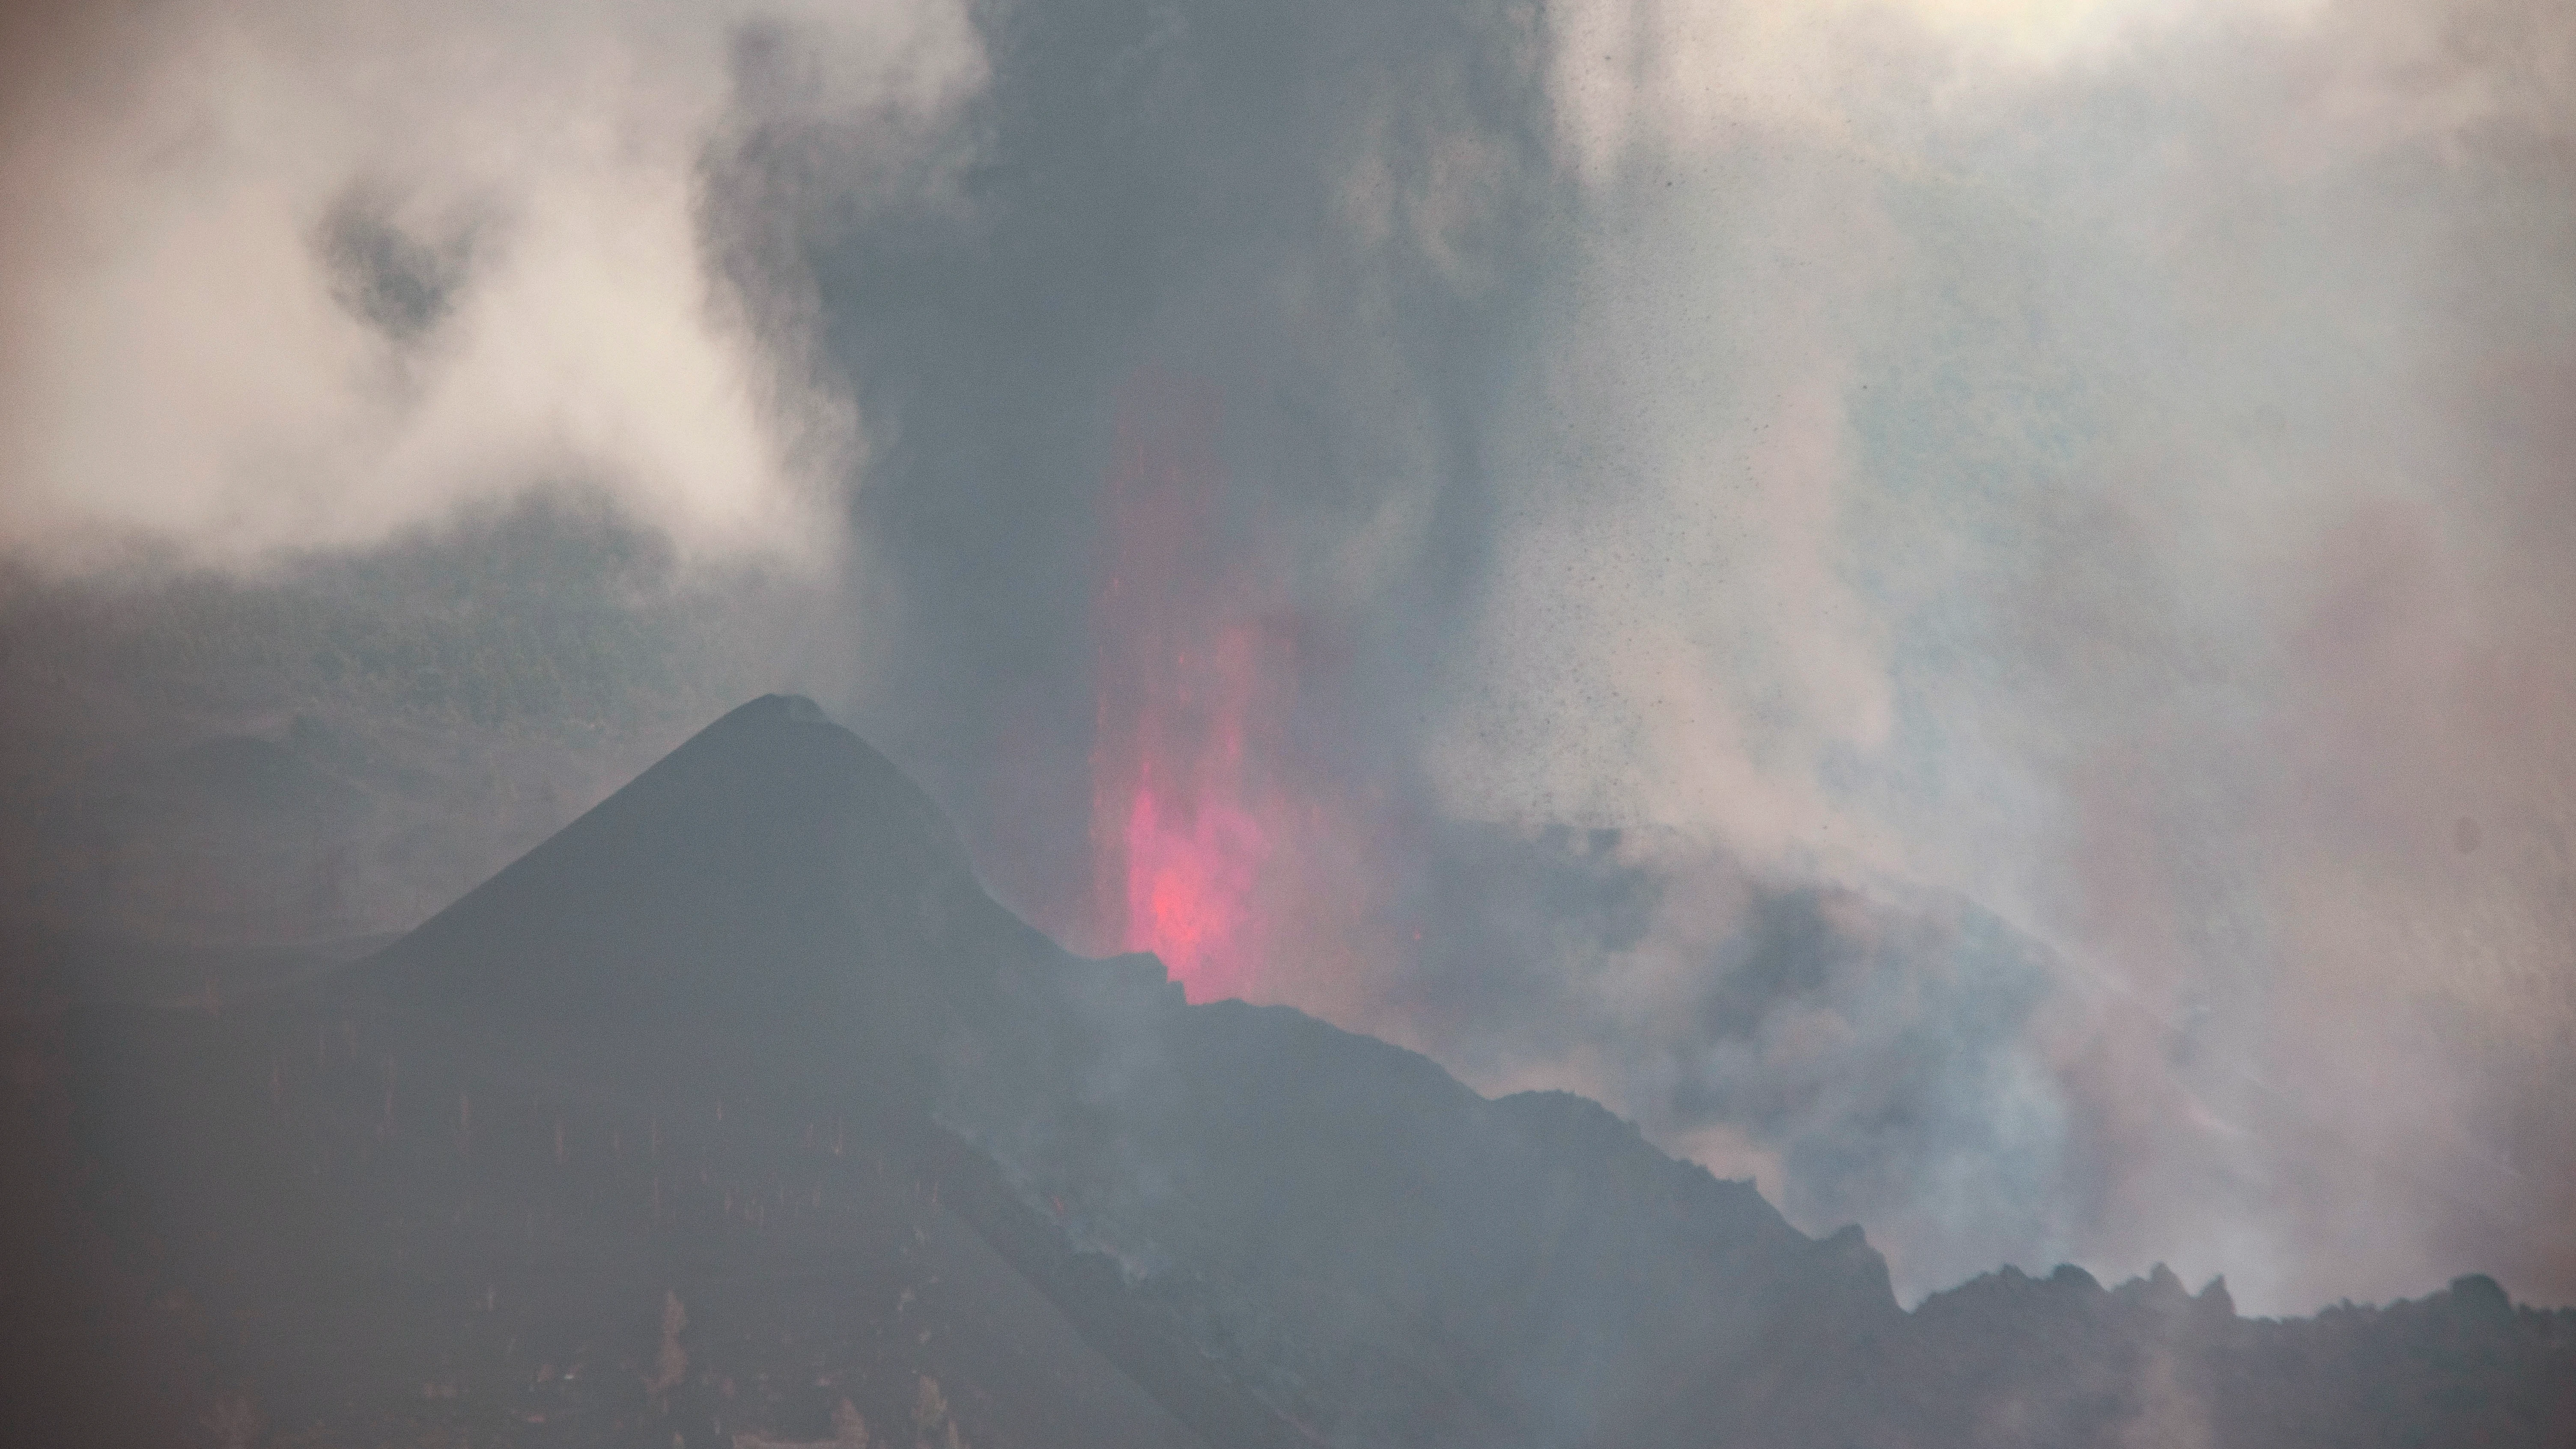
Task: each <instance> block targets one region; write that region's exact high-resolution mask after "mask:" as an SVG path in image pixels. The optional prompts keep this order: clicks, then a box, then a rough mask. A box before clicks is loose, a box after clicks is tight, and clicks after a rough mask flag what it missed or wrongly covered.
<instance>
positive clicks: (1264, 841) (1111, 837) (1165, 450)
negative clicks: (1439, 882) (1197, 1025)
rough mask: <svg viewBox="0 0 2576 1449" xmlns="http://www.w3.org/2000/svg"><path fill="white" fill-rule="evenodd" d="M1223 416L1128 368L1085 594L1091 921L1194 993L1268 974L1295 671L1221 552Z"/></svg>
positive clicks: (1216, 994)
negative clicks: (1275, 769) (1096, 566)
mask: <svg viewBox="0 0 2576 1449" xmlns="http://www.w3.org/2000/svg"><path fill="white" fill-rule="evenodd" d="M1218 420H1219V408H1218V403H1217V399H1216V397H1215V395H1214V394H1213V393H1212V392H1210V391H1208V390H1206V389H1203V388H1199V387H1196V386H1193V385H1191V384H1188V383H1185V382H1182V381H1179V380H1177V379H1174V378H1171V377H1168V376H1164V375H1161V374H1156V373H1150V372H1149V373H1142V374H1139V375H1138V376H1137V377H1136V378H1135V379H1133V380H1132V381H1131V382H1130V384H1129V386H1128V388H1127V390H1126V394H1125V396H1124V397H1123V398H1122V400H1121V404H1120V407H1119V411H1118V421H1117V433H1116V442H1115V452H1114V455H1113V460H1112V464H1111V475H1110V478H1109V508H1108V514H1107V519H1106V524H1107V532H1106V539H1107V547H1106V548H1105V549H1104V551H1103V556H1102V565H1103V572H1102V582H1101V584H1100V587H1099V590H1098V592H1097V594H1096V595H1095V598H1094V601H1093V612H1092V630H1093V637H1094V643H1095V650H1096V655H1095V687H1096V689H1097V698H1098V702H1099V712H1098V716H1097V719H1096V721H1095V727H1094V732H1093V745H1092V759H1091V766H1092V807H1091V821H1092V850H1093V862H1094V870H1095V889H1096V909H1097V910H1098V911H1099V912H1100V916H1101V925H1102V926H1103V927H1104V928H1105V929H1103V930H1102V931H1101V932H1100V933H1099V934H1100V935H1101V936H1103V937H1105V938H1107V939H1111V940H1114V941H1116V942H1117V943H1118V945H1119V946H1120V948H1121V949H1125V950H1131V951H1152V952H1154V953H1155V954H1156V955H1157V956H1160V957H1161V958H1162V960H1163V964H1164V966H1165V967H1166V968H1167V969H1168V970H1169V971H1170V972H1171V973H1172V977H1173V979H1174V980H1177V981H1179V982H1180V983H1181V986H1182V990H1183V991H1184V992H1185V993H1186V994H1187V995H1188V997H1189V999H1190V1000H1192V1001H1211V1000H1218V999H1222V998H1225V997H1233V996H1241V995H1244V994H1246V992H1248V991H1249V990H1251V989H1252V988H1253V987H1254V985H1255V984H1256V983H1257V982H1258V980H1259V979H1260V975H1261V966H1262V945H1263V940H1264V930H1263V922H1262V920H1261V919H1260V912H1259V909H1258V903H1259V900H1260V895H1261V884H1262V876H1263V871H1264V868H1265V866H1267V865H1268V864H1269V863H1270V861H1271V859H1272V854H1273V846H1274V840H1275V837H1276V831H1275V830H1274V829H1273V828H1272V826H1271V824H1270V823H1269V821H1270V820H1271V817H1272V816H1273V815H1274V814H1275V813H1276V811H1277V809H1278V808H1279V802H1278V801H1276V800H1275V799H1272V798H1269V797H1267V796H1266V795H1265V794H1264V792H1263V790H1262V787H1261V782H1260V781H1259V779H1258V778H1257V777H1256V770H1257V767H1258V765H1259V763H1260V761H1259V759H1258V758H1257V756H1258V755H1259V754H1260V753H1261V751H1260V750H1259V748H1258V746H1259V743H1260V740H1261V738H1262V737H1263V735H1264V733H1265V732H1266V731H1268V730H1269V729H1271V728H1273V727H1274V724H1273V722H1274V721H1275V720H1276V718H1277V715H1278V706H1279V705H1280V703H1281V702H1282V701H1281V699H1280V698H1279V696H1280V694H1281V693H1282V692H1283V691H1284V689H1285V687H1286V686H1285V680H1286V678H1287V675H1288V671H1287V670H1286V669H1285V668H1284V667H1281V663H1282V661H1281V660H1280V659H1279V658H1278V657H1277V655H1278V654H1279V652H1280V651H1279V647H1278V645H1277V644H1276V642H1275V637H1274V634H1273V632H1272V631H1268V630H1265V629H1264V628H1263V627H1262V626H1261V624H1260V623H1259V621H1258V620H1257V619H1255V618H1253V617H1251V611H1250V609H1249V607H1248V605H1247V603H1246V600H1245V599H1244V598H1243V596H1242V589H1241V584H1240V580H1239V579H1230V578H1229V577H1228V570H1227V569H1226V567H1225V564H1224V559H1223V556H1222V555H1223V549H1222V547H1221V540H1220V539H1219V537H1218V533H1217V521H1218V520H1217V505H1218V502H1219V500H1220V498H1221V497H1222V495H1223V492H1224V483H1225V475H1224V472H1223V467H1222V464H1221V463H1220V462H1219V460H1218V455H1217V428H1218Z"/></svg>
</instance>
